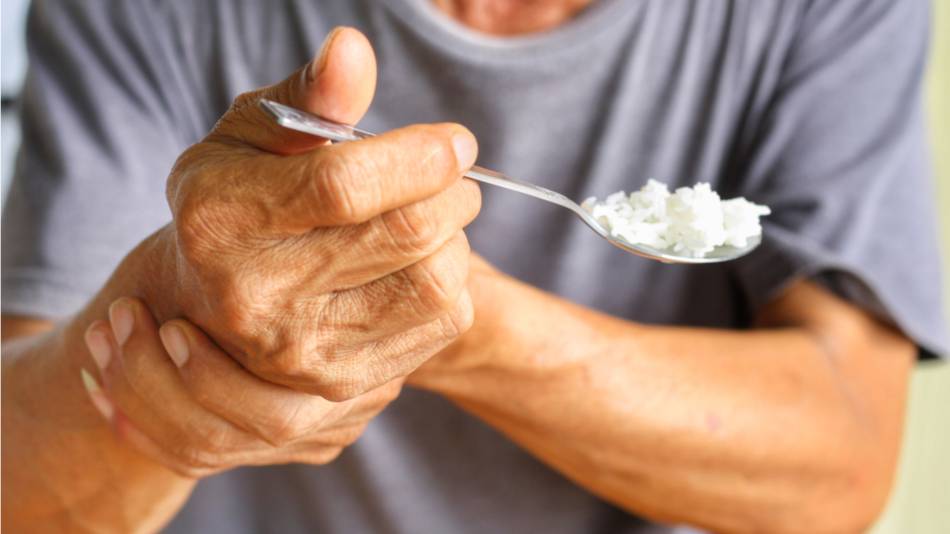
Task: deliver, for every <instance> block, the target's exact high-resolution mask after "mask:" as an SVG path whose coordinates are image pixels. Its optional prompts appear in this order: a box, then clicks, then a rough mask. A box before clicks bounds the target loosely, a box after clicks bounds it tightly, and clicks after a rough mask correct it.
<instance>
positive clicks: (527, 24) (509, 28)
mask: <svg viewBox="0 0 950 534" xmlns="http://www.w3.org/2000/svg"><path fill="white" fill-rule="evenodd" d="M593 1H594V0H433V2H434V3H435V5H436V7H438V8H439V9H440V10H441V11H442V12H444V13H446V14H447V15H449V16H450V17H452V18H453V19H455V20H457V21H459V22H461V23H462V24H464V25H465V26H468V27H469V28H472V29H474V30H478V31H480V32H484V33H488V34H492V35H518V34H525V33H534V32H540V31H544V30H549V29H551V28H555V27H557V26H560V25H561V24H564V23H565V22H567V21H568V20H570V19H571V18H573V17H574V16H575V15H577V14H578V13H580V11H581V10H583V9H584V8H585V7H587V6H588V5H590V4H591V3H592V2H593Z"/></svg>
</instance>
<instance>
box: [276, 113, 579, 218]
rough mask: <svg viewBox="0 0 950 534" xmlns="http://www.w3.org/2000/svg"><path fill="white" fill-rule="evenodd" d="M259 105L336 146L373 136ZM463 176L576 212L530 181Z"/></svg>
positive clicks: (485, 173)
mask: <svg viewBox="0 0 950 534" xmlns="http://www.w3.org/2000/svg"><path fill="white" fill-rule="evenodd" d="M260 106H261V108H262V109H263V110H264V111H266V112H267V114H268V115H270V116H271V117H272V118H273V119H274V120H275V121H276V122H277V124H280V125H281V126H283V127H285V128H289V129H291V130H296V131H298V132H303V133H308V134H311V135H316V136H319V137H323V138H324V139H329V140H331V141H335V142H338V143H342V142H346V141H358V140H360V139H366V138H367V137H373V136H374V135H376V134H374V133H371V132H367V131H366V130H360V129H359V128H357V127H355V126H351V125H349V124H342V123H339V122H334V121H331V120H327V119H324V118H323V117H318V116H317V115H314V114H312V113H307V112H306V111H301V110H299V109H296V108H292V107H290V106H285V105H283V104H280V103H278V102H274V101H273V100H267V99H261V100H260ZM465 177H466V178H471V179H472V180H476V181H478V182H482V183H485V184H489V185H494V186H496V187H503V188H505V189H509V190H511V191H516V192H518V193H522V194H525V195H528V196H532V197H534V198H538V199H541V200H544V201H547V202H552V203H554V204H557V205H559V206H564V207H566V208H568V209H571V210H573V211H577V209H578V206H577V204H576V203H574V202H573V201H572V200H570V199H569V198H567V197H565V196H564V195H562V194H560V193H557V192H555V191H551V190H550V189H546V188H544V187H541V186H537V185H534V184H532V183H529V182H525V181H523V180H518V179H516V178H511V177H509V176H505V175H504V174H502V173H500V172H498V171H493V170H491V169H486V168H484V167H479V166H478V165H475V166H473V167H472V168H471V169H469V171H468V172H466V173H465Z"/></svg>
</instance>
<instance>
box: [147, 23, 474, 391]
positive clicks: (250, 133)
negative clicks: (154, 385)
mask: <svg viewBox="0 0 950 534" xmlns="http://www.w3.org/2000/svg"><path fill="white" fill-rule="evenodd" d="M375 78H376V64H375V59H374V57H373V52H372V49H371V47H370V45H369V43H368V42H367V41H366V39H365V37H363V36H362V34H360V33H359V32H357V31H356V30H352V29H341V30H338V31H335V32H334V33H333V34H331V36H330V37H328V39H327V44H326V45H325V46H324V50H323V53H322V54H321V56H320V57H319V58H318V59H316V60H314V62H313V63H312V64H311V65H308V66H306V67H304V68H302V69H300V70H299V71H298V72H296V73H294V74H293V75H291V76H290V77H289V78H287V79H286V80H284V81H283V82H281V83H279V84H277V85H274V86H271V87H268V88H265V89H262V90H259V91H254V92H251V93H247V94H244V95H241V96H239V97H238V98H237V99H236V100H235V101H234V104H233V105H232V107H231V109H230V110H229V111H228V112H227V113H226V114H225V115H224V116H223V117H222V118H221V120H220V121H219V122H218V124H217V125H216V126H215V128H214V130H213V131H212V132H211V134H210V135H209V136H208V137H207V138H206V139H204V140H203V141H202V142H200V143H198V144H196V145H194V146H192V147H191V148H189V149H188V150H187V151H186V152H185V153H184V154H183V155H182V156H181V157H180V158H179V160H178V162H177V163H176V165H175V167H174V169H173V171H172V172H171V174H170V176H169V179H168V188H167V190H168V200H169V204H170V206H171V209H172V213H173V217H174V222H173V224H172V225H171V226H170V227H169V232H170V233H171V237H170V238H169V241H171V242H172V243H173V246H172V248H173V250H174V252H173V253H172V258H171V259H170V260H169V261H167V262H164V263H166V264H169V265H174V270H175V274H174V278H175V282H174V284H172V285H173V286H174V288H175V289H174V293H175V294H174V300H175V304H176V305H175V306H174V307H173V308H172V309H166V308H162V306H156V305H155V303H154V302H153V299H160V298H163V295H160V294H156V295H146V299H147V302H148V303H149V304H150V305H152V306H154V308H153V309H158V310H160V312H161V313H160V317H163V318H168V317H173V316H184V317H187V318H188V319H189V320H191V321H192V322H194V324H195V325H197V326H198V327H200V328H201V329H202V330H203V331H205V332H207V334H208V335H209V337H210V338H212V339H213V340H214V341H215V342H216V343H217V344H218V345H219V346H220V347H221V348H222V349H223V350H224V351H225V352H226V353H228V354H230V355H231V356H233V357H234V358H235V359H236V360H238V361H239V362H240V365H241V366H243V367H244V368H246V369H248V370H250V371H251V372H253V373H254V374H256V375H257V376H259V377H261V378H264V379H266V380H268V381H270V382H274V383H276V384H281V385H284V386H288V387H291V388H295V389H298V390H300V391H305V392H310V393H314V394H318V395H320V396H322V397H324V398H326V399H330V400H344V399H349V398H353V397H355V396H357V395H359V394H361V393H364V392H366V391H370V390H372V389H374V388H377V387H379V386H380V385H381V384H385V383H388V382H390V381H392V380H393V379H394V378H396V377H400V376H404V375H406V374H408V373H409V372H411V371H412V370H413V369H415V368H416V367H417V366H419V365H420V364H421V363H423V362H424V361H425V360H426V359H427V358H429V357H430V356H431V355H432V354H434V353H436V352H437V351H438V350H440V349H441V348H443V347H444V346H446V345H447V344H448V343H450V342H451V341H452V340H453V339H454V338H456V337H457V336H458V335H459V334H460V333H462V332H464V331H465V330H466V329H467V328H468V327H469V326H470V325H471V322H472V314H473V312H472V305H471V299H470V297H469V295H468V292H467V289H466V280H467V277H468V258H469V247H468V242H467V240H466V238H465V234H464V233H463V232H462V228H463V227H464V226H465V225H466V224H468V223H469V222H470V221H471V220H472V219H473V218H474V217H475V216H476V214H477V213H478V210H479V207H480V196H479V191H478V187H477V186H476V185H475V184H474V183H473V182H471V181H469V180H462V178H461V176H462V173H463V172H464V170H466V169H467V168H468V167H470V166H471V165H472V164H473V163H474V161H475V156H476V152H477V146H476V143H475V139H474V137H473V136H472V135H471V133H469V132H468V131H467V130H466V129H465V128H463V127H462V126H459V125H454V124H432V125H415V126H409V127H406V128H401V129H398V130H394V131H391V132H388V133H386V134H383V135H380V136H378V137H374V138H371V139H367V140H363V141H358V142H351V143H345V144H333V145H331V144H327V143H326V142H325V141H324V140H321V139H318V138H314V137H311V136H307V135H305V134H300V133H296V132H292V131H289V130H285V129H283V128H281V127H279V126H276V125H273V124H272V123H271V121H270V120H269V119H267V118H266V117H265V115H264V113H263V112H262V111H261V110H260V109H259V107H258V105H257V102H258V100H259V99H260V98H262V97H263V98H270V99H273V100H276V101H279V102H283V103H285V104H288V105H291V106H295V107H298V108H302V109H305V110H308V111H312V112H314V113H318V114H320V115H323V116H326V117H328V118H330V119H333V120H337V121H341V122H356V121H357V120H358V119H359V118H360V117H361V116H362V115H363V113H364V112H365V111H366V109H367V108H368V106H369V103H370V101H371V99H372V95H373V90H374V86H375ZM167 289H168V288H167V287H166V288H159V290H158V291H156V293H161V292H162V291H165V290H167ZM200 365H202V366H203V365H205V364H204V363H201V364H200ZM208 365H210V364H208ZM222 365H223V364H222ZM219 389H220V388H219ZM196 391H197V390H196ZM197 394H198V395H205V393H197ZM232 395H235V396H239V395H241V391H240V390H237V389H236V390H234V391H233V392H232Z"/></svg>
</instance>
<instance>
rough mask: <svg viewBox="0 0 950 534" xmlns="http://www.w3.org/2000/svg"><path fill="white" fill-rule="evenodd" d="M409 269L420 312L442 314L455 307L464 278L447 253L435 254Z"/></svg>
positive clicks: (453, 259)
mask: <svg viewBox="0 0 950 534" xmlns="http://www.w3.org/2000/svg"><path fill="white" fill-rule="evenodd" d="M410 269H412V271H413V273H412V277H413V288H414V290H415V296H416V299H417V301H418V305H419V306H420V307H421V310H420V311H422V312H442V311H448V310H451V309H452V308H453V307H454V306H455V303H456V301H457V300H458V297H459V295H460V294H461V292H462V289H463V288H464V287H465V278H466V274H465V272H463V269H462V266H461V265H459V262H458V260H457V259H455V258H453V257H452V256H451V255H450V254H447V253H437V254H435V255H433V256H430V257H429V258H427V259H426V260H425V261H423V262H420V263H417V264H415V265H414V266H412V267H410Z"/></svg>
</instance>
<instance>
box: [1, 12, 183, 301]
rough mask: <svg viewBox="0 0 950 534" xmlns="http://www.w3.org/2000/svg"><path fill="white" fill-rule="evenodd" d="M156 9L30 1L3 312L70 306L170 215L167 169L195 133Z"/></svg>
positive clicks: (7, 216) (6, 214) (8, 210)
mask: <svg viewBox="0 0 950 534" xmlns="http://www.w3.org/2000/svg"><path fill="white" fill-rule="evenodd" d="M152 4H153V3H151V2H105V1H102V2H79V1H42V0H39V1H36V2H34V3H33V6H32V8H31V13H30V15H29V19H28V29H27V33H28V50H29V59H30V65H29V70H28V74H27V80H26V82H25V86H24V88H23V92H22V95H23V98H22V100H21V108H20V109H21V120H22V129H23V136H22V146H21V149H20V153H19V156H18V160H17V164H16V170H15V174H14V178H13V181H12V184H11V188H10V192H9V196H8V198H7V201H6V204H5V206H4V210H3V221H2V234H3V235H2V242H3V254H2V292H3V299H2V308H3V312H4V313H11V314H21V315H30V316H39V317H47V318H57V317H62V316H66V315H69V314H71V313H73V312H75V311H76V310H77V309H79V308H80V307H81V306H83V305H84V304H85V302H86V301H87V300H88V299H89V298H90V297H91V296H92V295H93V294H94V293H95V292H96V291H97V290H98V288H99V287H101V285H102V284H103V282H104V281H105V280H106V278H107V277H108V276H109V274H110V273H111V272H112V270H113V269H114V268H115V267H116V265H117V264H118V263H119V261H120V260H121V258H122V257H123V256H124V255H125V254H126V253H127V252H128V251H129V250H131V249H132V248H133V247H134V246H135V245H136V244H137V243H138V242H139V241H141V240H142V239H143V238H145V237H146V236H148V235H149V234H150V233H151V232H153V231H154V230H156V229H158V228H159V227H161V226H162V225H163V224H164V223H166V222H167V221H169V220H170V218H171V217H170V213H169V211H168V208H167V206H166V203H165V195H164V186H165V176H166V174H167V172H168V171H169V169H170V168H171V166H172V164H173V163H174V160H175V158H176V156H177V154H179V153H180V152H181V151H182V150H183V149H184V147H185V146H186V145H187V144H188V140H187V139H185V137H187V134H184V133H183V131H184V130H183V129H182V128H180V127H179V126H178V125H176V124H175V118H174V117H175V114H174V111H175V106H176V101H177V100H178V99H177V98H176V95H175V92H176V89H175V84H174V80H175V77H176V76H177V75H178V74H177V73H176V72H174V71H173V70H171V69H170V68H169V67H168V65H170V62H169V61H168V58H167V56H168V55H169V54H171V53H172V51H171V50H170V48H169V44H168V43H167V42H166V41H164V40H163V39H164V38H163V36H162V34H161V24H160V23H159V22H158V21H157V20H156V16H155V14H154V13H152V12H150V11H149V9H148V8H147V6H151V5H152Z"/></svg>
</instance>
